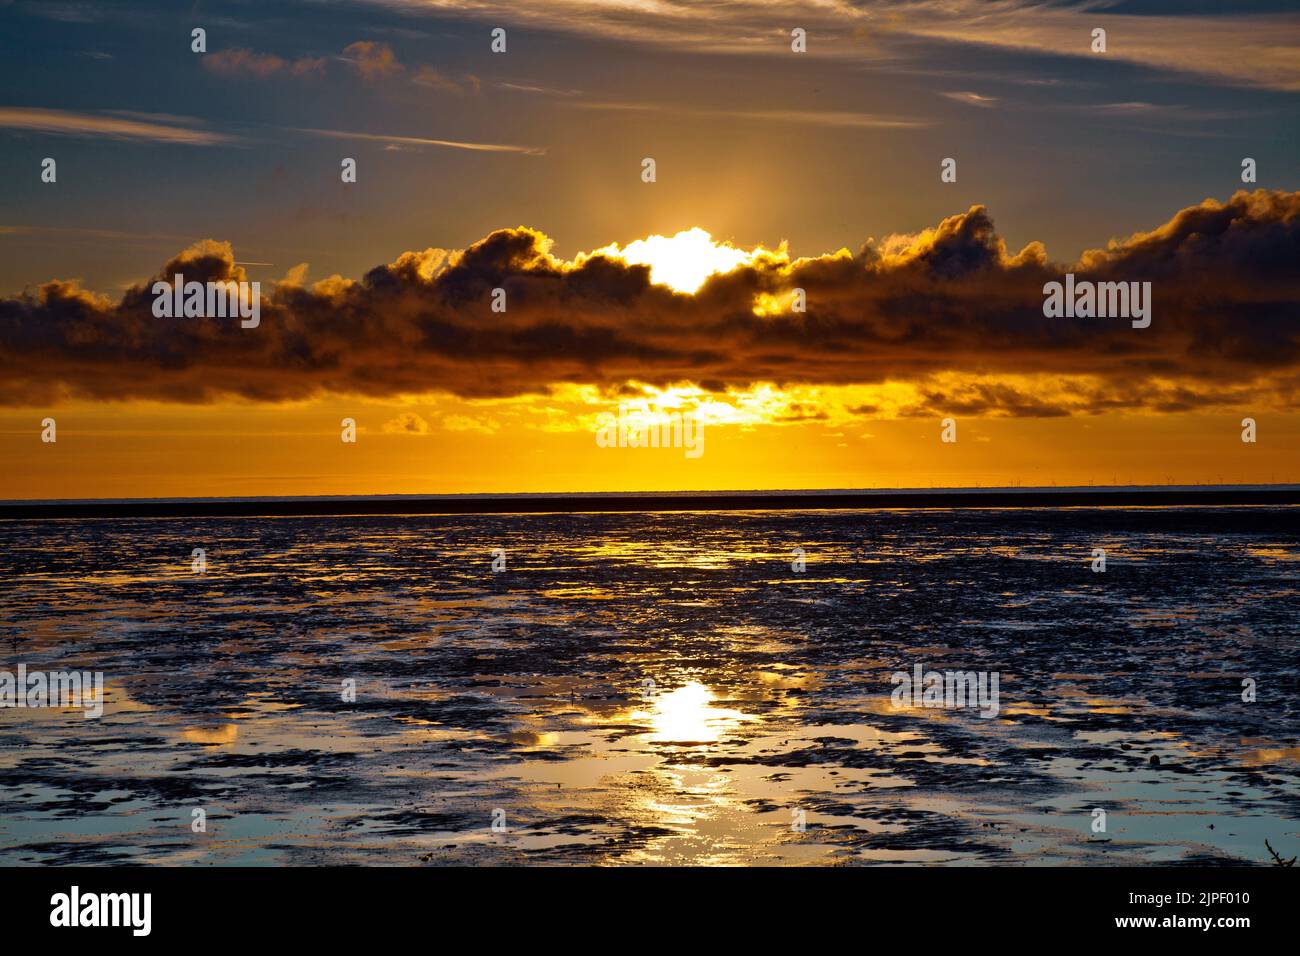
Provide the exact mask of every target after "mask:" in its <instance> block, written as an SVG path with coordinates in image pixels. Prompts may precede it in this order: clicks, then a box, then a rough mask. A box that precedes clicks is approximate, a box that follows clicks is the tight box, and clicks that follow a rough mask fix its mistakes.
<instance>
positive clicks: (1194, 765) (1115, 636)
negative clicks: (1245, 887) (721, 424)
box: [0, 509, 1300, 864]
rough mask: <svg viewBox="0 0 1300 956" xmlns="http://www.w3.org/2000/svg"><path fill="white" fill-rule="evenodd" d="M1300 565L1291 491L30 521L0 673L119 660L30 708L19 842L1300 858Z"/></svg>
mask: <svg viewBox="0 0 1300 956" xmlns="http://www.w3.org/2000/svg"><path fill="white" fill-rule="evenodd" d="M196 547H202V548H205V549H206V551H207V561H208V567H207V571H206V573H204V574H201V575H200V574H195V573H193V572H192V570H191V564H190V562H191V559H190V554H191V551H192V549H194V548H196ZM796 547H798V548H802V549H803V550H804V552H805V554H806V562H807V563H806V570H805V571H803V572H802V573H799V572H796V571H793V570H792V568H791V561H792V554H791V552H792V551H793V549H795V548H796ZM1096 547H1102V548H1105V549H1106V551H1107V570H1106V573H1104V574H1098V573H1094V572H1092V570H1091V569H1090V565H1089V562H1090V558H1091V551H1092V549H1093V548H1096ZM494 548H503V549H505V554H506V562H507V570H506V571H505V572H504V573H493V572H492V569H491V564H492V554H491V551H492V549H494ZM1297 571H1300V511H1298V510H1297V509H1216V510H1199V509H1159V510H1154V509H1146V510H1125V509H1114V510H1073V511H1038V510H1021V511H986V512H971V511H947V512H944V511H914V512H875V513H855V514H848V513H808V512H800V513H775V514H752V513H746V514H686V513H684V514H657V515H649V516H636V515H580V516H563V515H556V516H491V517H454V518H444V517H417V518H408V517H380V518H343V519H337V518H331V519H319V518H311V519H237V520H225V519H223V520H198V519H195V520H115V521H86V522H77V521H57V522H41V523H3V522H0V587H2V590H0V637H2V638H3V643H2V644H0V669H7V670H9V671H14V670H16V668H17V665H18V664H19V663H25V664H26V665H27V666H28V668H29V669H30V670H37V669H48V670H61V669H68V668H73V667H76V668H81V669H87V670H98V671H102V672H103V673H104V675H105V680H106V683H107V686H108V691H107V703H106V706H105V712H104V716H103V717H102V718H101V719H98V720H86V719H83V718H82V716H80V714H79V713H76V712H68V711H61V710H32V709H5V710H0V863H5V864H15V863H38V862H42V863H86V862H90V863H124V862H137V863H203V864H233V863H241V864H248V863H253V864H295V863H326V864H340V863H393V864H418V863H434V864H437V863H524V862H537V863H568V862H581V863H796V864H810V863H812V864H844V863H937V864H983V863H1031V864H1039V863H1083V864H1117V863H1156V862H1162V863H1167V862H1263V861H1266V860H1267V859H1268V855H1267V851H1266V850H1265V848H1264V840H1265V838H1267V839H1268V840H1269V841H1270V842H1271V843H1272V845H1273V846H1274V847H1275V848H1277V849H1278V850H1279V851H1281V852H1284V853H1285V855H1288V856H1290V855H1292V854H1294V853H1295V852H1296V851H1297V849H1300V822H1298V821H1300V781H1298V774H1297V771H1298V770H1300V744H1298V743H1297V741H1298V740H1300V703H1298V702H1297V700H1296V688H1297V686H1300V685H1298V683H1297V677H1298V676H1300V674H1298V673H1297V672H1298V670H1300V654H1298V653H1297V640H1298V636H1300V595H1298V594H1297V588H1298V587H1300V584H1298V582H1300V575H1298V574H1297ZM918 663H920V664H923V665H925V666H926V667H927V668H929V667H935V668H943V669H953V670H975V671H996V672H998V673H999V675H1000V691H1001V693H1000V712H999V714H998V716H997V717H996V718H993V719H982V718H980V717H979V715H978V713H977V712H975V711H972V710H947V709H915V708H910V707H909V708H907V709H896V708H895V707H894V706H893V704H892V702H891V699H890V691H891V690H892V685H891V682H890V675H891V673H893V672H895V671H899V670H908V671H910V670H911V668H912V667H913V666H914V665H915V664H918ZM1245 677H1250V678H1254V679H1255V680H1256V681H1257V682H1258V700H1257V701H1256V702H1254V703H1245V702H1243V701H1242V699H1241V692H1242V679H1243V678H1245ZM346 680H354V681H355V682H356V688H357V692H356V701H355V703H352V702H345V701H344V700H343V699H342V687H343V682H344V681H346ZM648 682H653V683H652V684H651V683H648ZM1152 758H1157V760H1158V763H1154V762H1153V761H1152ZM194 808H202V809H204V810H205V812H206V814H207V831H206V832H205V833H194V832H192V829H191V820H192V815H191V814H192V810H193V809H194ZM1094 808H1102V809H1104V810H1105V811H1106V813H1107V829H1106V832H1105V833H1094V832H1093V831H1092V822H1093V814H1092V811H1093V809H1094ZM796 811H802V819H803V822H804V823H805V824H806V827H805V829H803V830H802V832H801V831H800V830H799V829H797V828H796V827H795V826H794V824H795V823H796V822H797V821H798V819H799V817H798V816H797V814H796ZM494 818H495V819H496V820H497V821H498V824H499V825H500V824H503V825H504V827H505V830H504V832H499V831H494V830H493V829H492V826H491V824H492V823H493V820H494Z"/></svg>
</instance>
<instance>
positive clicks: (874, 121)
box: [565, 100, 930, 129]
mask: <svg viewBox="0 0 1300 956" xmlns="http://www.w3.org/2000/svg"><path fill="white" fill-rule="evenodd" d="M565 105H567V106H573V107H576V108H577V109H584V110H607V111H611V112H633V113H671V114H672V115H673V116H697V117H704V118H708V119H740V120H756V121H760V122H777V123H806V124H809V125H812V126H833V127H841V128H844V127H859V128H862V129H916V128H919V127H924V126H929V125H930V124H929V123H928V122H925V121H923V120H915V119H904V118H902V117H899V116H884V115H880V114H876V113H853V112H846V111H835V110H801V109H779V110H778V109H767V110H742V109H705V108H701V107H692V106H682V105H681V104H677V103H638V102H619V101H599V100H596V101H592V100H572V101H567V102H566V103H565Z"/></svg>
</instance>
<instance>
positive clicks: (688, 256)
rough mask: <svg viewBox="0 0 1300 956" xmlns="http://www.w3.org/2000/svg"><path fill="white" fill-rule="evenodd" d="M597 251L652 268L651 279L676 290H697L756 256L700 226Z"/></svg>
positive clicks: (687, 291)
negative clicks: (715, 277) (712, 278)
mask: <svg viewBox="0 0 1300 956" xmlns="http://www.w3.org/2000/svg"><path fill="white" fill-rule="evenodd" d="M597 252H598V253H601V254H604V255H609V256H614V257H616V258H619V259H622V260H623V261H624V262H626V263H629V264H630V265H637V266H639V265H645V266H649V267H650V281H651V282H654V283H656V284H658V285H666V286H668V287H669V288H670V289H673V290H674V291H676V292H686V293H692V292H695V291H696V290H697V289H698V288H699V287H700V286H702V285H704V281H705V280H706V279H708V277H709V276H711V275H714V274H716V273H720V272H730V271H731V270H732V269H734V268H736V267H737V266H739V265H742V264H743V263H746V262H748V261H749V260H750V258H751V256H752V255H753V254H752V253H750V252H746V251H745V250H744V249H737V248H736V247H735V246H732V245H727V244H719V243H716V242H714V241H713V236H711V235H709V233H707V232H705V231H704V230H703V229H701V228H700V227H699V226H696V227H695V228H694V229H683V230H682V231H681V232H679V233H677V235H675V236H647V237H646V238H645V239H637V240H635V241H633V242H629V243H628V244H627V245H626V246H625V247H624V248H622V249H620V248H619V247H618V246H617V245H612V246H606V247H605V248H604V249H599V250H597Z"/></svg>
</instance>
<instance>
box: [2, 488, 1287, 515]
mask: <svg viewBox="0 0 1300 956" xmlns="http://www.w3.org/2000/svg"><path fill="white" fill-rule="evenodd" d="M1197 505H1200V506H1224V505H1266V506H1279V505H1283V506H1284V505H1300V485H1169V486H1158V485H1151V486H1118V487H1105V486H1098V487H1092V486H1081V487H1062V488H1056V487H1048V488H930V489H925V488H904V489H881V490H875V489H863V490H851V489H835V490H825V491H683V492H631V493H623V492H595V493H572V494H569V493H555V494H509V495H505V494H503V495H325V496H318V497H256V498H136V499H80V500H18V501H4V502H0V521H3V520H11V521H16V520H32V519H57V518H205V517H215V518H219V517H326V516H358V515H421V514H428V515H439V514H447V515H461V514H564V513H574V514H577V513H583V512H659V511H790V510H875V509H885V508H1104V507H1175V506H1178V507H1186V506H1197Z"/></svg>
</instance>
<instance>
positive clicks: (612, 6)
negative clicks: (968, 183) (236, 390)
mask: <svg viewBox="0 0 1300 956" xmlns="http://www.w3.org/2000/svg"><path fill="white" fill-rule="evenodd" d="M380 2H383V3H386V4H387V5H389V6H393V7H399V8H401V9H403V10H406V11H421V10H424V11H428V12H430V13H436V14H442V15H448V14H449V15H453V16H461V17H468V18H472V19H476V20H481V21H484V22H491V23H493V24H500V23H513V24H518V25H520V26H524V25H527V26H532V27H538V28H543V29H549V30H558V31H563V32H567V33H573V34H580V35H589V36H597V37H603V38H607V39H618V40H622V41H626V42H632V43H640V44H648V45H658V46H671V47H673V48H675V49H679V50H687V51H694V52H710V53H723V54H726V53H733V54H754V53H758V52H763V51H769V52H771V53H773V54H778V53H782V52H788V50H789V43H790V29H791V27H792V26H796V25H797V26H800V27H803V28H804V29H806V30H807V31H808V38H809V41H808V55H809V56H827V57H840V58H845V59H853V60H860V59H861V58H862V56H863V53H864V49H869V50H870V51H871V54H872V58H873V59H876V60H879V59H880V58H882V57H894V56H903V57H909V56H915V52H916V51H915V42H914V41H915V40H916V39H917V38H922V39H927V40H933V41H940V42H943V43H948V44H953V45H962V46H986V47H998V48H1003V49H1014V50H1023V51H1025V52H1031V53H1035V54H1039V55H1049V56H1060V57H1089V56H1092V57H1100V56H1102V55H1101V54H1093V53H1092V52H1091V49H1090V44H1091V31H1092V29H1093V28H1095V27H1103V28H1105V29H1106V30H1107V31H1108V34H1109V43H1108V50H1107V52H1106V53H1105V54H1104V56H1105V57H1106V58H1107V59H1108V60H1111V61H1115V60H1118V61H1123V62H1127V63H1136V64H1141V65H1143V66H1147V67H1151V68H1154V69H1158V70H1167V71H1174V72H1180V73H1187V74H1192V75H1197V76H1200V77H1202V78H1205V79H1210V80H1214V81H1218V82H1226V83H1231V84H1246V85H1253V86H1262V87H1269V88H1272V89H1280V90H1300V57H1297V55H1296V50H1297V48H1300V18H1297V17H1296V16H1294V15H1293V14H1246V13H1228V14H1226V15H1224V16H1200V15H1179V14H1177V13H1161V14H1156V15H1150V16H1134V15H1125V14H1122V13H1114V12H1112V11H1111V10H1110V9H1107V7H1108V6H1109V5H1108V4H1100V3H1091V4H1077V5H1075V4H1072V5H1068V6H1064V5H1063V6H1053V5H1050V4H1045V3H1043V2H1042V0H875V2H871V3H863V2H859V0H733V2H728V3H716V2H712V0H703V2H696V0H624V2H610V0H380ZM1225 6H1226V5H1225ZM1229 9H1230V8H1229ZM909 47H910V49H909Z"/></svg>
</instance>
